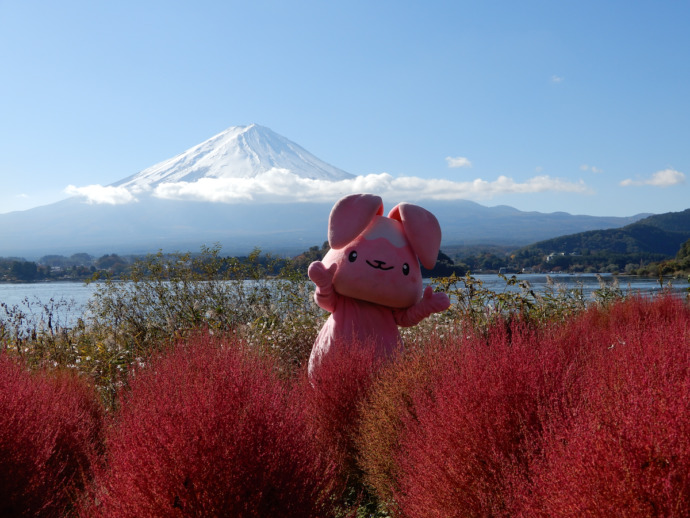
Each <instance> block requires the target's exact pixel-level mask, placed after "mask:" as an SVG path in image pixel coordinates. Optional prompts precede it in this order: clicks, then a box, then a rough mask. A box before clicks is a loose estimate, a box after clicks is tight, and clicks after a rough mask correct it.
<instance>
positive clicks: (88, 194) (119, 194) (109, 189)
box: [65, 185, 137, 205]
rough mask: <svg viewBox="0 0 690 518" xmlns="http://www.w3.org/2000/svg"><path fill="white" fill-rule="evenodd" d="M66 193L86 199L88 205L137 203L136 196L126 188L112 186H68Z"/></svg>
mask: <svg viewBox="0 0 690 518" xmlns="http://www.w3.org/2000/svg"><path fill="white" fill-rule="evenodd" d="M65 193H67V194H69V195H70V196H81V197H83V198H86V203H89V204H101V203H105V204H108V205H121V204H124V203H132V202H135V201H137V199H136V198H135V197H134V195H133V194H132V193H131V192H129V191H128V190H127V189H126V188H125V187H113V186H111V185H109V186H103V185H87V186H86V187H76V186H74V185H68V186H67V188H66V189H65Z"/></svg>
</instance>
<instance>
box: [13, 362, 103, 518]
mask: <svg viewBox="0 0 690 518" xmlns="http://www.w3.org/2000/svg"><path fill="white" fill-rule="evenodd" d="M102 418H103V414H102V408H101V406H100V405H99V402H98V396H97V395H96V393H95V390H94V389H93V387H92V386H90V385H88V384H87V383H86V382H84V381H83V380H81V379H79V378H78V377H77V376H76V375H73V374H72V373H66V372H39V373H36V374H31V373H29V372H28V370H26V369H25V368H24V367H23V366H21V365H19V364H18V363H16V362H15V361H14V360H12V359H11V358H9V357H7V356H6V355H4V354H0V515H1V516H32V517H33V516H64V514H65V513H66V511H68V510H69V508H70V507H71V506H72V505H73V504H74V503H75V500H76V499H77V498H78V497H79V494H80V492H81V490H82V489H83V488H84V486H85V484H86V483H87V481H88V480H89V478H90V476H91V465H92V461H93V460H94V458H95V455H96V453H97V450H98V448H99V444H100V440H101V432H102Z"/></svg>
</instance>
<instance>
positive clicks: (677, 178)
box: [620, 168, 685, 187]
mask: <svg viewBox="0 0 690 518" xmlns="http://www.w3.org/2000/svg"><path fill="white" fill-rule="evenodd" d="M681 183H685V175H684V174H683V173H681V172H680V171H676V170H675V169H670V168H669V169H663V170H661V171H657V172H656V173H654V174H653V175H652V176H650V177H649V178H645V179H641V180H633V179H632V178H627V179H625V180H623V181H622V182H621V183H620V184H621V185H622V186H623V187H629V186H631V185H651V186H653V187H671V186H672V185H678V184H681Z"/></svg>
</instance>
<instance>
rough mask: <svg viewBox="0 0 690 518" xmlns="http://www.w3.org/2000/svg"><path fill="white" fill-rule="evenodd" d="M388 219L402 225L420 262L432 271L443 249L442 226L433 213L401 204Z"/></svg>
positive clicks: (391, 212) (408, 204) (409, 204)
mask: <svg viewBox="0 0 690 518" xmlns="http://www.w3.org/2000/svg"><path fill="white" fill-rule="evenodd" d="M388 217H389V218H391V219H397V220H398V221H400V222H401V223H402V226H403V229H404V230H405V235H406V236H407V240H408V241H409V242H410V246H411V247H412V250H414V253H415V254H417V257H419V262H420V263H422V266H424V268H427V269H429V270H431V269H432V268H433V267H434V265H435V264H436V258H437V257H438V251H439V249H440V247H441V225H439V224H438V220H437V219H436V216H434V215H433V214H432V213H431V212H429V211H428V210H426V209H423V208H422V207H418V206H417V205H412V204H411V203H399V204H398V205H396V206H395V207H393V209H392V210H391V211H390V214H388Z"/></svg>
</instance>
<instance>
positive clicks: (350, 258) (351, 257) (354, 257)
mask: <svg viewBox="0 0 690 518" xmlns="http://www.w3.org/2000/svg"><path fill="white" fill-rule="evenodd" d="M347 259H348V261H350V262H351V263H354V262H355V261H356V260H357V252H356V251H354V250H353V251H352V252H350V255H348V256H347Z"/></svg>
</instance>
